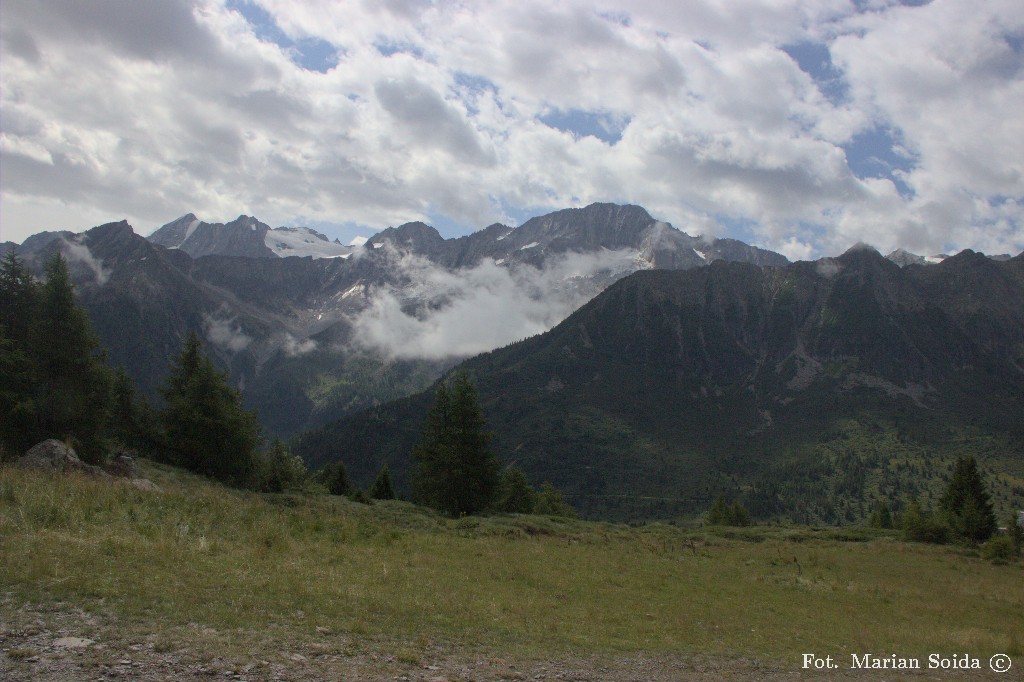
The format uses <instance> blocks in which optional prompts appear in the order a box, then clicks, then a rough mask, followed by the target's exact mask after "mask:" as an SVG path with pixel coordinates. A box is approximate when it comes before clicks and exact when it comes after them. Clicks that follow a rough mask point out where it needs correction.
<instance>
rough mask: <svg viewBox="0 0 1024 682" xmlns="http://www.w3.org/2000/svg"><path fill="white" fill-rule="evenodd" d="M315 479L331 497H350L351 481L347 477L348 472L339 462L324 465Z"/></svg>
mask: <svg viewBox="0 0 1024 682" xmlns="http://www.w3.org/2000/svg"><path fill="white" fill-rule="evenodd" d="M317 478H319V479H320V481H321V482H322V483H323V484H324V485H325V486H326V487H327V492H329V493H330V494H331V495H351V494H352V491H353V487H352V481H351V479H349V477H348V471H346V470H345V465H344V464H342V463H341V461H340V460H339V461H337V462H335V463H334V464H326V465H324V467H323V468H322V469H321V470H320V471H319V473H318V474H317Z"/></svg>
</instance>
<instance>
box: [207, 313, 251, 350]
mask: <svg viewBox="0 0 1024 682" xmlns="http://www.w3.org/2000/svg"><path fill="white" fill-rule="evenodd" d="M203 326H204V328H205V331H206V338H207V339H208V340H209V341H210V343H212V344H214V345H215V346H220V347H221V348H223V349H224V350H227V351H231V352H232V353H238V352H240V351H243V350H245V349H246V348H248V346H249V344H250V343H252V337H251V336H249V335H248V334H246V333H245V332H243V331H242V327H241V325H239V324H237V323H236V322H235V320H234V318H233V317H223V316H221V315H220V314H218V315H205V314H204V315H203Z"/></svg>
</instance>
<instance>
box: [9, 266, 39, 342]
mask: <svg viewBox="0 0 1024 682" xmlns="http://www.w3.org/2000/svg"><path fill="white" fill-rule="evenodd" d="M39 298H40V286H39V283H38V282H36V279H35V277H33V276H32V273H31V272H29V270H28V268H27V267H25V262H24V261H23V260H22V259H21V258H20V257H19V256H18V254H17V253H16V252H14V251H13V250H12V251H8V252H7V254H6V255H5V256H4V258H3V261H0V338H5V339H8V340H9V341H11V343H12V344H13V345H14V347H15V348H16V349H17V350H19V351H22V352H24V351H25V350H26V349H27V347H28V344H29V343H30V341H31V339H30V330H31V326H32V321H33V319H34V318H35V316H36V314H37V307H38V305H39Z"/></svg>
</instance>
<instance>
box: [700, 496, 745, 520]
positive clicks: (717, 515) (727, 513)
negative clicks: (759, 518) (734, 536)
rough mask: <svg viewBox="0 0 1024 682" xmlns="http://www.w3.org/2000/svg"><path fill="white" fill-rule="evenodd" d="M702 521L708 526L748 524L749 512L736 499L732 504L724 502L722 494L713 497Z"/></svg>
mask: <svg viewBox="0 0 1024 682" xmlns="http://www.w3.org/2000/svg"><path fill="white" fill-rule="evenodd" d="M704 522H705V523H707V525H709V526H749V525H750V514H749V513H748V512H747V509H746V507H744V506H743V505H742V504H740V503H739V502H738V501H734V502H733V503H732V504H729V503H728V502H726V500H725V495H724V494H722V495H719V496H718V497H716V498H715V501H714V503H712V505H711V508H710V509H708V513H707V514H706V515H705V516H704Z"/></svg>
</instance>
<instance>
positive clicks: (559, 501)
mask: <svg viewBox="0 0 1024 682" xmlns="http://www.w3.org/2000/svg"><path fill="white" fill-rule="evenodd" d="M533 513H534V514H543V515H545V516H564V517H567V518H570V519H574V518H576V510H575V509H573V508H572V505H570V504H569V503H568V502H566V501H565V498H564V497H562V491H560V490H558V489H557V488H555V486H553V485H551V484H550V483H548V482H547V481H545V482H544V485H542V486H541V487H540V494H539V495H537V504H536V505H535V506H534V508H533Z"/></svg>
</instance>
